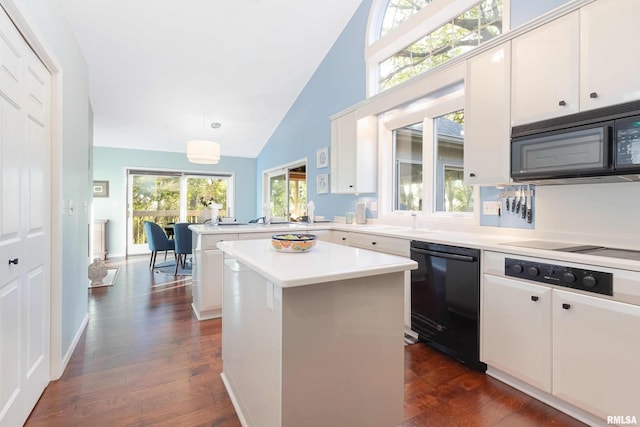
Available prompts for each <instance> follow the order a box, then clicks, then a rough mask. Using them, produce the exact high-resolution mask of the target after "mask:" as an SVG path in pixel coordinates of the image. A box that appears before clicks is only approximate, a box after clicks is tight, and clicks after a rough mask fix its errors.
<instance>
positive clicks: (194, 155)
mask: <svg viewBox="0 0 640 427" xmlns="http://www.w3.org/2000/svg"><path fill="white" fill-rule="evenodd" d="M205 123H207V114H206V113H203V115H202V127H203V128H204V127H205ZM221 126H222V124H221V123H218V122H213V123H211V125H210V127H211V128H212V129H219V128H220V127H221ZM187 160H189V161H190V162H191V163H200V164H205V165H215V164H217V163H218V162H219V161H220V144H219V143H217V142H214V141H209V140H206V139H192V140H190V141H187Z"/></svg>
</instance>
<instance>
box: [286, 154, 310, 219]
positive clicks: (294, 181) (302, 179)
mask: <svg viewBox="0 0 640 427" xmlns="http://www.w3.org/2000/svg"><path fill="white" fill-rule="evenodd" d="M289 210H290V213H289V217H290V220H291V221H299V220H300V218H301V217H303V216H306V215H307V173H306V166H301V167H298V168H295V169H290V170H289Z"/></svg>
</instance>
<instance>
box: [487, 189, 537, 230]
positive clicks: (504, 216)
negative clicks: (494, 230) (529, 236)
mask: <svg viewBox="0 0 640 427" xmlns="http://www.w3.org/2000/svg"><path fill="white" fill-rule="evenodd" d="M535 191H536V190H535V186H533V185H531V186H529V187H527V186H526V185H523V186H520V185H512V186H507V187H504V188H496V187H480V225H482V226H486V227H504V228H520V229H525V230H534V229H535V223H536V207H535V206H536V197H535ZM531 195H533V197H530V196H531ZM525 196H528V197H525ZM525 198H526V209H527V211H526V212H525V215H524V218H523V207H524V205H525ZM507 202H508V204H509V206H507ZM485 203H487V204H491V203H495V204H497V205H498V206H499V214H498V215H495V214H485V213H484V211H485V210H484V209H483V207H484V206H487V205H486V204H485ZM487 207H488V208H490V207H491V206H487ZM529 210H530V211H531V222H528V214H529ZM494 211H495V209H494ZM494 213H495V212H494Z"/></svg>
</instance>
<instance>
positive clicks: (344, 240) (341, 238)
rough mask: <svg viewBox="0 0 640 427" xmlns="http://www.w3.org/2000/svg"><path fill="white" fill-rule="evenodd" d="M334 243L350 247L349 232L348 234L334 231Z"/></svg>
mask: <svg viewBox="0 0 640 427" xmlns="http://www.w3.org/2000/svg"><path fill="white" fill-rule="evenodd" d="M333 243H337V244H339V245H347V246H349V232H347V231H334V232H333Z"/></svg>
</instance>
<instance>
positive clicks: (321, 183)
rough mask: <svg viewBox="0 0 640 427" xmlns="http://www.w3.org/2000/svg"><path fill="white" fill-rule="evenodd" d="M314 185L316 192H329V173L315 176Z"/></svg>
mask: <svg viewBox="0 0 640 427" xmlns="http://www.w3.org/2000/svg"><path fill="white" fill-rule="evenodd" d="M316 185H317V187H318V188H317V189H316V190H317V192H318V194H327V193H328V192H329V175H328V174H326V173H325V174H322V175H318V176H317V177H316Z"/></svg>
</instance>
